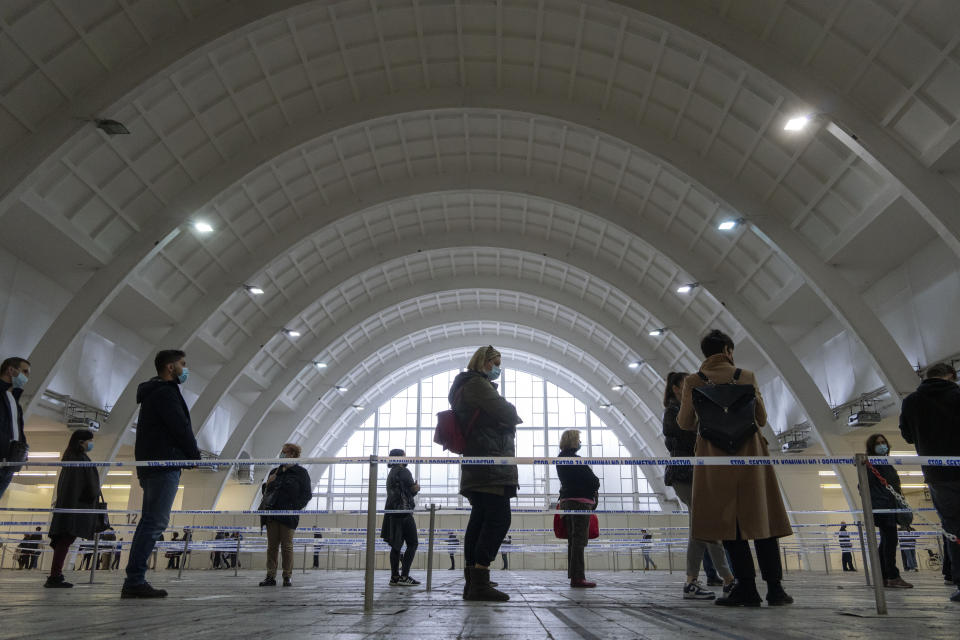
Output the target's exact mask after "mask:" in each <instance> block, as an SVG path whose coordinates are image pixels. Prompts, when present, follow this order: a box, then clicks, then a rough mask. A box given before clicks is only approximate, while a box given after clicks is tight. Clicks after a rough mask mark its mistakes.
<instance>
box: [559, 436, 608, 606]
mask: <svg viewBox="0 0 960 640" xmlns="http://www.w3.org/2000/svg"><path fill="white" fill-rule="evenodd" d="M580 446H581V442H580V432H579V431H578V430H576V429H567V430H566V431H564V432H563V433H561V434H560V455H559V457H560V458H579V457H580V456H578V455H577V451H579V450H580ZM557 478H558V479H559V480H560V494H559V499H558V500H557V510H558V511H582V512H584V513H583V515H579V514H572V513H568V514H566V515H564V516H563V519H564V521H565V522H564V523H565V524H566V525H567V577H568V578H569V579H570V586H571V587H573V588H574V589H592V588H593V587H595V586H597V583H596V582H590V581H588V580H587V577H586V570H587V567H586V561H585V560H584V557H583V552H584V549H586V547H587V542H588V539H589V537H590V513H589V512H590V511H593V510H595V509H596V508H597V503H598V502H599V500H600V494H599V491H600V479H599V478H598V477H597V475H596V474H595V473H594V472H593V469H591V468H590V466H589V465H585V464H583V465H581V464H557Z"/></svg>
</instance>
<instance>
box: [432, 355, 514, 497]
mask: <svg viewBox="0 0 960 640" xmlns="http://www.w3.org/2000/svg"><path fill="white" fill-rule="evenodd" d="M458 392H460V393H459V397H458ZM447 399H448V400H449V401H450V406H451V407H453V410H454V412H456V414H457V420H458V421H459V422H460V424H461V425H464V427H465V428H466V426H467V425H468V424H469V423H470V420H471V419H472V417H473V415H474V413H475V412H476V410H477V409H479V410H480V411H479V413H478V414H477V418H476V420H475V421H474V423H473V427H472V428H471V429H470V430H469V433H467V438H466V448H465V450H464V452H463V455H464V456H467V457H488V456H489V457H495V458H500V457H505V458H512V457H513V456H515V455H516V438H517V425H518V424H521V423H522V422H523V420H521V419H520V416H519V415H518V414H517V409H516V407H514V406H513V405H512V404H510V403H509V402H507V401H506V400H505V399H504V398H503V396H501V395H500V394H499V393H498V392H497V387H496V385H494V384H493V383H492V382H491V381H490V380H489V379H487V376H485V375H484V374H482V373H479V372H477V371H463V372H461V373H460V374H458V375H457V377H456V378H454V380H453V384H452V385H451V386H450V393H449V394H448V396H447ZM518 486H519V479H518V474H517V466H516V465H513V464H503V465H500V464H497V465H461V466H460V493H461V494H463V495H465V496H466V495H468V493H470V492H471V491H477V490H489V491H490V492H493V493H499V492H500V491H503V495H506V496H508V497H513V496H515V495H516V493H517V488H518Z"/></svg>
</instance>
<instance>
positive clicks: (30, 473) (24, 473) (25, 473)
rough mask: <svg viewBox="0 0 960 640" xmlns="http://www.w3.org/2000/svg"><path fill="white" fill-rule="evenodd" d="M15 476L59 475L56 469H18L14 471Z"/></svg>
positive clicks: (41, 476) (44, 476) (42, 476)
mask: <svg viewBox="0 0 960 640" xmlns="http://www.w3.org/2000/svg"><path fill="white" fill-rule="evenodd" d="M13 475H15V476H20V477H21V478H47V477H49V476H55V475H57V472H56V471H16V472H14V474H13Z"/></svg>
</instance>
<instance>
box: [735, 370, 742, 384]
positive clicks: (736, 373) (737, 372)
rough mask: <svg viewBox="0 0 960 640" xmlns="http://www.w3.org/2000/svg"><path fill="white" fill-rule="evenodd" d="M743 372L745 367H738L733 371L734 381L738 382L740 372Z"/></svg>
mask: <svg viewBox="0 0 960 640" xmlns="http://www.w3.org/2000/svg"><path fill="white" fill-rule="evenodd" d="M741 373H743V369H737V370H736V371H734V372H733V381H734V382H736V381H737V380H739V379H740V374H741Z"/></svg>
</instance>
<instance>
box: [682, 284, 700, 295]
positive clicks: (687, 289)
mask: <svg viewBox="0 0 960 640" xmlns="http://www.w3.org/2000/svg"><path fill="white" fill-rule="evenodd" d="M699 286H700V283H699V282H691V283H690V284H685V285H683V286H680V287H677V293H690V292H691V291H693V290H694V289H696V288H697V287H699Z"/></svg>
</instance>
